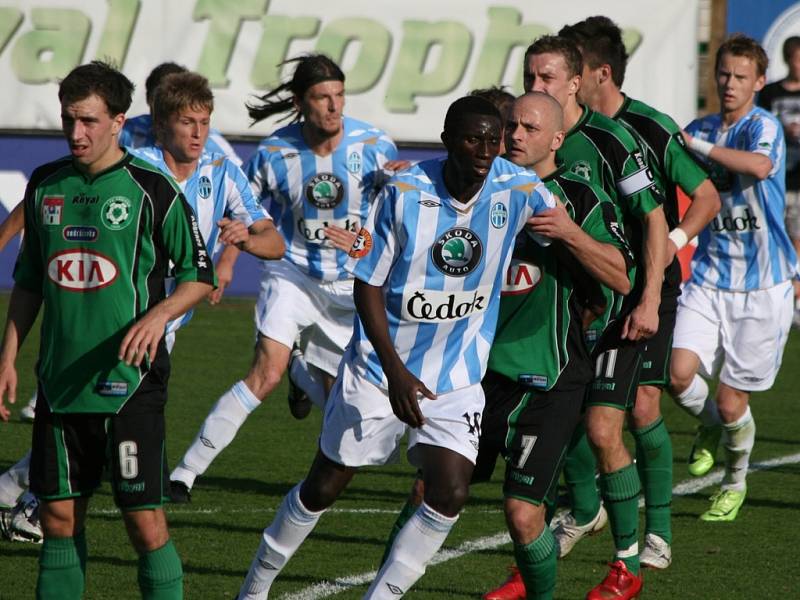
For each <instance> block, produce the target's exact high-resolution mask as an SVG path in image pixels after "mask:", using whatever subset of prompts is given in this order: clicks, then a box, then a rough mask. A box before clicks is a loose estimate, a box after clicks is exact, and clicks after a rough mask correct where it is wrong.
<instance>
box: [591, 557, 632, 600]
mask: <svg viewBox="0 0 800 600" xmlns="http://www.w3.org/2000/svg"><path fill="white" fill-rule="evenodd" d="M608 566H609V567H611V570H610V571H609V572H608V575H606V578H605V579H604V580H603V582H602V583H601V584H600V585H598V586H597V587H595V588H594V589H592V591H590V592H589V593H588V594H586V600H631V598H636V597H637V596H638V595H639V592H641V591H642V577H641V576H636V575H634V574H633V573H631V572H630V571H628V567H626V566H625V563H624V562H622V561H621V560H617V561H614V562H613V563H609V565H608Z"/></svg>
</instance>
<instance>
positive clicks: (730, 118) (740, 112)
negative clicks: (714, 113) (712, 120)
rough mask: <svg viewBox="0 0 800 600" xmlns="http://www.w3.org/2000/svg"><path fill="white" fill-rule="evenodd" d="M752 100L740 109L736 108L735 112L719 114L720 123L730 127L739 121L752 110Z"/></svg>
mask: <svg viewBox="0 0 800 600" xmlns="http://www.w3.org/2000/svg"><path fill="white" fill-rule="evenodd" d="M753 106H754V103H753V100H752V99H751V100H750V102H748V103H747V104H745V105H744V106H742V107H741V108H737V109H736V110H731V111H725V110H723V111H721V112H720V114H721V116H722V123H723V124H724V125H726V126H728V127H729V126H731V125H733V124H734V123H736V122H737V121H738V120H739V119H741V118H742V117H743V116H745V115H746V114H747V113H749V112H750V111H751V110H753Z"/></svg>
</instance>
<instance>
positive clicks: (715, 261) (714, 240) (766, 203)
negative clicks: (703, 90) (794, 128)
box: [686, 107, 797, 291]
mask: <svg viewBox="0 0 800 600" xmlns="http://www.w3.org/2000/svg"><path fill="white" fill-rule="evenodd" d="M686 131H687V132H689V133H690V134H691V135H693V136H695V137H697V138H698V139H701V140H706V141H709V142H711V143H713V144H715V145H717V146H722V147H725V148H733V149H735V150H744V151H746V152H755V153H758V154H763V155H764V156H767V157H769V159H770V160H771V161H772V170H771V171H770V173H769V176H768V177H767V178H766V179H764V180H761V181H759V180H758V179H756V178H755V177H752V176H749V175H742V174H739V173H733V172H730V171H728V170H727V169H726V168H725V167H723V166H722V165H720V164H719V163H716V162H714V161H712V160H708V159H702V158H701V160H702V161H703V162H704V163H705V164H706V168H707V169H708V170H709V172H710V176H711V180H712V181H713V182H714V185H715V186H716V188H717V191H718V192H719V195H720V199H721V200H722V208H721V209H720V211H719V214H718V215H717V216H716V217H714V219H713V220H712V221H711V223H709V224H708V225H707V226H706V227H705V229H703V231H701V232H700V235H699V237H698V244H697V249H696V250H695V253H694V257H693V259H692V278H691V281H692V282H693V283H696V284H698V285H703V286H706V287H714V288H719V289H724V290H732V291H750V290H758V289H765V288H770V287H773V286H775V285H777V284H779V283H781V282H783V281H787V280H789V279H791V278H792V277H793V276H794V274H795V273H796V272H797V255H796V253H795V250H794V247H793V246H792V242H791V240H790V239H789V236H788V235H787V233H786V227H785V225H784V211H785V208H786V199H785V195H786V144H785V142H784V138H783V129H782V128H781V124H780V122H779V121H778V120H777V119H776V118H775V117H774V116H773V115H772V114H771V113H769V112H767V111H766V110H764V109H763V108H759V107H754V108H753V109H752V110H751V111H750V112H748V113H747V114H746V115H745V116H744V117H742V118H741V119H739V120H738V121H737V122H736V123H734V124H733V125H732V126H731V127H728V128H727V129H725V128H724V127H723V124H722V118H721V116H720V115H719V114H715V115H709V116H707V117H703V118H702V119H695V120H694V121H692V122H691V123H690V124H689V126H688V127H687V128H686Z"/></svg>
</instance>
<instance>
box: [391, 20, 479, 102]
mask: <svg viewBox="0 0 800 600" xmlns="http://www.w3.org/2000/svg"><path fill="white" fill-rule="evenodd" d="M434 47H438V49H439V50H440V52H439V60H438V64H436V65H435V66H433V68H426V67H427V65H426V63H427V62H428V59H429V57H430V56H431V51H432V50H433V48H434ZM471 49H472V34H471V33H470V31H469V29H467V28H466V27H464V25H462V24H461V23H455V22H453V21H439V22H437V23H431V22H426V21H405V22H404V23H403V42H402V44H401V46H400V52H399V54H398V56H397V63H396V65H395V69H394V72H393V73H392V79H391V81H390V82H389V87H388V90H387V93H386V108H387V110H389V111H391V112H398V113H413V112H414V111H416V109H417V105H416V103H415V102H414V99H415V98H416V97H417V96H440V95H444V94H446V93H448V92H450V91H452V90H453V88H455V87H456V86H457V85H458V83H459V82H460V81H461V78H462V77H463V75H464V69H465V68H466V66H467V61H468V60H469V54H470V50H471Z"/></svg>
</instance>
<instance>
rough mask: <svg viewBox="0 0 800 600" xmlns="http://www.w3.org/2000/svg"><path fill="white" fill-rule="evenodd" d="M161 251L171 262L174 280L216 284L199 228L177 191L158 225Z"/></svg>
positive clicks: (212, 267) (190, 210)
mask: <svg viewBox="0 0 800 600" xmlns="http://www.w3.org/2000/svg"><path fill="white" fill-rule="evenodd" d="M161 239H162V242H163V244H164V250H165V252H166V255H167V256H168V257H169V259H170V261H171V262H172V264H173V265H174V270H175V281H176V282H177V283H183V282H184V281H197V282H200V283H208V284H211V285H213V286H216V285H217V278H216V274H215V273H214V265H213V263H212V261H211V258H210V257H209V253H208V250H207V249H206V245H205V242H203V237H202V236H201V235H200V228H199V226H198V224H197V219H196V218H195V216H194V213H193V212H192V209H191V207H190V206H189V204H188V203H187V202H186V199H185V198H184V197H183V194H177V195H176V196H175V198H174V200H173V202H172V203H171V205H170V206H169V208H168V209H167V211H166V214H165V215H164V221H163V223H162V225H161Z"/></svg>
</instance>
